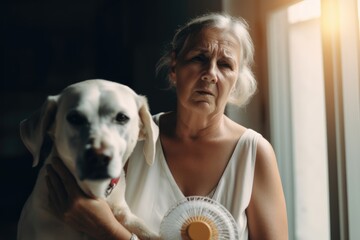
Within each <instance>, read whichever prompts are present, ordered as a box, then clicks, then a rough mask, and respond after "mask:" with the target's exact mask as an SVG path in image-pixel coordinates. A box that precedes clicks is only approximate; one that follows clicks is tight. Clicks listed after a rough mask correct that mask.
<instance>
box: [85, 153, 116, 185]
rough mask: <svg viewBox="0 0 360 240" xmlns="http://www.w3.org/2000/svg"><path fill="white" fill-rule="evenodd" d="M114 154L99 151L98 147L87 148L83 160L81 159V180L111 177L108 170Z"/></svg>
mask: <svg viewBox="0 0 360 240" xmlns="http://www.w3.org/2000/svg"><path fill="white" fill-rule="evenodd" d="M111 159H112V156H109V155H107V154H105V153H99V152H98V151H97V150H96V149H94V148H90V149H87V150H86V151H85V153H84V156H83V159H82V161H79V162H78V163H79V166H78V168H79V169H80V180H85V179H88V180H100V179H106V178H111V176H110V175H109V171H108V166H109V163H110V161H111Z"/></svg>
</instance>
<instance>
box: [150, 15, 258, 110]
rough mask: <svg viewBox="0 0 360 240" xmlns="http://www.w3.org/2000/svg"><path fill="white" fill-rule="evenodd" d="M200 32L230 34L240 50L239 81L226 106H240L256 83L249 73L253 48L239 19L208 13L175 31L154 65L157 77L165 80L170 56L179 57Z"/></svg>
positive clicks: (247, 33) (247, 98)
mask: <svg viewBox="0 0 360 240" xmlns="http://www.w3.org/2000/svg"><path fill="white" fill-rule="evenodd" d="M203 28H217V29H223V30H230V31H231V32H232V33H233V34H234V35H235V36H236V38H237V40H238V42H239V44H240V48H241V52H240V66H239V78H238V80H237V81H236V84H235V88H234V89H233V91H232V92H231V93H230V96H229V99H228V102H229V103H232V104H235V105H238V106H244V105H245V104H247V103H248V102H249V100H250V98H251V97H252V95H253V94H254V93H255V92H256V87H257V83H256V80H255V78H254V75H253V72H252V70H251V66H252V64H253V61H254V45H253V43H252V40H251V37H250V34H249V31H248V24H247V23H246V21H245V20H244V19H242V18H237V17H233V16H230V15H227V14H224V13H209V14H205V15H202V16H200V17H197V18H194V19H192V20H190V21H189V22H188V23H187V24H185V25H184V26H182V27H180V28H179V29H178V30H177V31H176V33H175V35H174V38H173V40H172V42H171V44H170V46H169V49H167V51H166V52H165V54H164V55H163V56H162V57H161V58H160V60H159V61H158V63H157V66H156V73H157V75H159V74H164V75H165V76H166V77H167V78H168V76H169V73H170V68H171V66H170V63H171V58H172V53H175V56H179V55H181V53H182V51H183V50H184V48H185V46H186V44H187V40H188V39H189V37H190V36H192V35H193V34H197V33H199V32H200V31H201V30H202V29H203Z"/></svg>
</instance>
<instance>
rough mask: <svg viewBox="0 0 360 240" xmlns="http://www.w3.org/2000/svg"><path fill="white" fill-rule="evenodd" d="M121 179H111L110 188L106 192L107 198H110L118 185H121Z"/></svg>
mask: <svg viewBox="0 0 360 240" xmlns="http://www.w3.org/2000/svg"><path fill="white" fill-rule="evenodd" d="M119 180H120V178H119V177H118V178H113V179H111V181H110V183H109V186H108V187H107V189H106V191H105V197H108V196H109V195H110V194H111V192H112V190H113V189H114V188H115V187H116V185H117V184H118V183H119Z"/></svg>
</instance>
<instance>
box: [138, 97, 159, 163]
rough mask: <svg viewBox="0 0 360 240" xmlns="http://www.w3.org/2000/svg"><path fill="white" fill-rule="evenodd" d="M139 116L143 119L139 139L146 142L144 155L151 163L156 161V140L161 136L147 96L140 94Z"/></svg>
mask: <svg viewBox="0 0 360 240" xmlns="http://www.w3.org/2000/svg"><path fill="white" fill-rule="evenodd" d="M138 102H139V116H140V120H141V125H140V131H139V140H145V142H144V156H145V160H146V162H147V163H148V164H149V165H152V164H153V163H154V159H155V147H156V141H157V139H158V137H159V127H158V126H157V125H156V124H155V122H154V121H153V119H152V117H151V114H150V111H149V106H148V102H147V99H146V97H144V96H139V101H138Z"/></svg>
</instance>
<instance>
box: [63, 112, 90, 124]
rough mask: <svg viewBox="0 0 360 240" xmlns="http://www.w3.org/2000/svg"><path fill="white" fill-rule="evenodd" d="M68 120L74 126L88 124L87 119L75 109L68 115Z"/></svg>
mask: <svg viewBox="0 0 360 240" xmlns="http://www.w3.org/2000/svg"><path fill="white" fill-rule="evenodd" d="M66 120H67V121H68V122H69V123H70V124H71V125H73V126H81V125H85V124H87V119H86V117H85V116H84V115H82V114H81V113H79V112H76V111H73V112H70V113H69V114H68V115H67V116H66Z"/></svg>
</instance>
